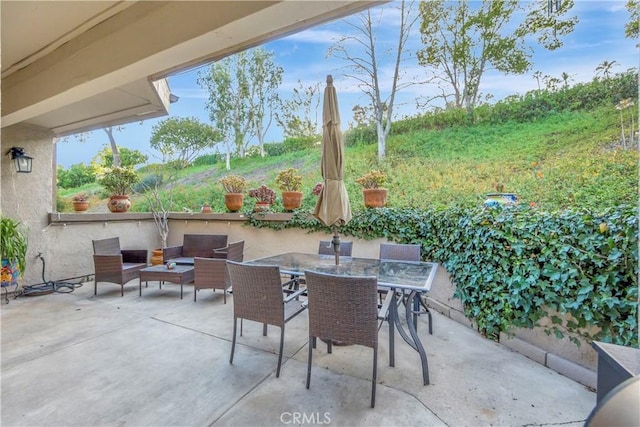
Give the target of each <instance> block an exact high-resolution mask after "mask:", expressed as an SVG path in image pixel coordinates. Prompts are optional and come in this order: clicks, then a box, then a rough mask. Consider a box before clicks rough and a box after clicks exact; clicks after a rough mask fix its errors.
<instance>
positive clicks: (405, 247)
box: [378, 243, 433, 335]
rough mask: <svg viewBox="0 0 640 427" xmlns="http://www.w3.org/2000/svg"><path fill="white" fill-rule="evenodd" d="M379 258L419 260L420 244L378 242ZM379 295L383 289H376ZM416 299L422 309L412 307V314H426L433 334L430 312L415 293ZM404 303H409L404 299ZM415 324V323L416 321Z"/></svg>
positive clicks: (430, 331)
mask: <svg viewBox="0 0 640 427" xmlns="http://www.w3.org/2000/svg"><path fill="white" fill-rule="evenodd" d="M380 259H391V260H398V261H421V257H420V245H413V244H399V243H380ZM378 292H379V293H380V294H381V295H383V294H384V293H386V292H385V291H384V290H379V291H378ZM416 298H417V300H418V301H420V305H422V308H423V310H422V311H419V310H418V308H419V307H414V314H416V315H420V314H426V315H427V317H428V319H429V334H430V335H433V322H432V317H431V312H430V311H429V308H428V307H427V305H426V304H425V303H424V301H423V300H422V298H420V297H419V296H417V295H416ZM405 303H410V302H408V301H405ZM416 324H417V323H416Z"/></svg>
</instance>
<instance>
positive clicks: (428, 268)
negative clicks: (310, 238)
mask: <svg viewBox="0 0 640 427" xmlns="http://www.w3.org/2000/svg"><path fill="white" fill-rule="evenodd" d="M245 263H246V264H254V265H277V266H279V267H280V271H281V272H282V273H284V274H292V275H296V276H303V275H304V272H305V270H311V271H317V272H319V273H328V274H339V275H343V276H376V277H377V278H378V285H381V286H389V287H394V288H398V289H408V290H416V291H421V292H425V291H428V290H430V289H431V284H432V282H433V279H434V277H435V273H436V270H437V267H438V264H437V263H432V262H413V261H395V260H380V259H371V258H354V257H343V256H341V257H340V265H335V257H334V256H333V255H318V254H304V253H297V252H289V253H285V254H280V255H274V256H269V257H265V258H259V259H255V260H251V261H247V262H245Z"/></svg>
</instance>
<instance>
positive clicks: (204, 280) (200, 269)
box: [193, 257, 231, 304]
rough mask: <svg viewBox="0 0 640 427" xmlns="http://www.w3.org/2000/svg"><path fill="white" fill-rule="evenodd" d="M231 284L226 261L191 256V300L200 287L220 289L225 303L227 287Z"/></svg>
mask: <svg viewBox="0 0 640 427" xmlns="http://www.w3.org/2000/svg"><path fill="white" fill-rule="evenodd" d="M229 286H231V283H230V281H229V272H228V270H227V261H226V260H224V259H215V258H200V257H195V258H193V288H194V290H193V301H194V302H195V301H196V294H197V293H198V291H199V290H200V289H213V290H214V291H215V290H216V289H221V290H222V295H223V300H224V303H225V304H226V303H227V289H228V288H229Z"/></svg>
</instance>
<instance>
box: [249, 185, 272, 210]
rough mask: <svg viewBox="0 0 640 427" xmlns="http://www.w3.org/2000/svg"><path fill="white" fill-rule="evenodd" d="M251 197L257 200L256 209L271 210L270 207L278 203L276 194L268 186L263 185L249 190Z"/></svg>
mask: <svg viewBox="0 0 640 427" xmlns="http://www.w3.org/2000/svg"><path fill="white" fill-rule="evenodd" d="M249 197H253V198H255V199H257V201H256V209H258V210H265V209H269V207H270V206H271V205H272V204H273V203H274V202H275V201H276V192H275V191H273V190H272V189H270V188H269V187H267V186H266V185H261V186H260V187H258V188H253V189H251V190H249Z"/></svg>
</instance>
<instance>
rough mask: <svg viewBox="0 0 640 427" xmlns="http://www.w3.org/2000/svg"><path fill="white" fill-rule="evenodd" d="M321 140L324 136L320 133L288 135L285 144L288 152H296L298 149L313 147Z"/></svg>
mask: <svg viewBox="0 0 640 427" xmlns="http://www.w3.org/2000/svg"><path fill="white" fill-rule="evenodd" d="M321 141H322V137H320V136H319V135H313V136H301V137H288V138H285V140H284V142H283V145H284V148H285V152H286V153H295V152H296V151H301V150H306V149H307V148H313V147H315V146H316V144H318V143H319V142H321Z"/></svg>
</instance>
